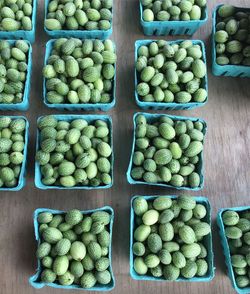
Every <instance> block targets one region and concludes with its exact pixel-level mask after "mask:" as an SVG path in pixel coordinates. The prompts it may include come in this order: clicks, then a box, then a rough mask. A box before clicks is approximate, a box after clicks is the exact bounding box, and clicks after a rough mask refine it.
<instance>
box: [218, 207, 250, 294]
mask: <svg viewBox="0 0 250 294" xmlns="http://www.w3.org/2000/svg"><path fill="white" fill-rule="evenodd" d="M228 210H229V211H236V212H243V211H246V210H250V206H240V207H233V208H223V209H220V211H219V213H218V214H217V225H218V227H219V234H220V239H221V244H222V248H223V253H224V256H225V263H226V266H227V271H228V276H229V278H230V280H231V283H232V286H233V288H234V289H235V290H236V292H237V293H240V294H247V293H250V287H249V286H248V287H246V288H239V287H238V286H237V284H236V280H235V278H236V277H235V274H234V271H233V266H232V262H231V254H230V249H229V245H228V241H227V237H226V235H225V226H224V224H223V220H222V215H223V213H224V212H225V211H228Z"/></svg>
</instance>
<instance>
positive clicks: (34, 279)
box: [29, 206, 115, 291]
mask: <svg viewBox="0 0 250 294" xmlns="http://www.w3.org/2000/svg"><path fill="white" fill-rule="evenodd" d="M95 211H107V212H108V213H109V214H110V215H111V220H110V224H109V232H110V240H111V241H110V244H109V255H108V258H109V260H110V267H109V270H110V273H111V281H110V283H109V284H108V285H100V284H97V285H96V286H95V287H93V288H90V289H84V288H81V287H80V286H79V285H74V284H72V285H70V286H62V285H59V284H57V283H48V284H46V283H44V282H42V281H41V280H40V274H41V271H42V266H41V263H40V260H38V264H37V269H36V274H35V275H33V276H31V277H30V278H29V283H30V285H31V286H32V287H34V288H35V289H41V288H43V287H45V286H48V287H52V288H58V289H66V290H88V291H110V290H112V289H113V288H114V287H115V278H114V274H113V271H112V231H113V223H114V211H113V209H112V208H111V207H110V206H104V207H101V208H97V209H93V210H84V211H81V212H82V214H83V215H88V214H91V213H92V212H95ZM42 212H51V213H52V214H55V215H57V214H65V211H62V210H54V209H48V208H38V209H36V210H35V211H34V215H33V222H34V230H35V238H36V241H37V242H38V244H40V242H41V239H40V233H39V224H38V219H37V218H38V215H39V214H40V213H42Z"/></svg>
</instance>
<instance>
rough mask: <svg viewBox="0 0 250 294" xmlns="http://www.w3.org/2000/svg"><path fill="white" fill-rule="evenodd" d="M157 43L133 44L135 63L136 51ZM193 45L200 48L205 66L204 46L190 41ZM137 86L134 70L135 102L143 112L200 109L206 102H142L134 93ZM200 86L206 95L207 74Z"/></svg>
mask: <svg viewBox="0 0 250 294" xmlns="http://www.w3.org/2000/svg"><path fill="white" fill-rule="evenodd" d="M154 41H157V40H137V41H136V42H135V63H136V61H137V58H138V49H139V48H140V47H141V46H143V45H145V46H147V45H149V44H150V43H152V42H154ZM183 41H185V40H178V41H170V42H168V43H169V44H180V43H181V42H183ZM192 43H193V45H199V46H200V47H201V50H202V59H203V61H204V63H205V65H207V62H206V50H205V45H204V43H203V42H202V41H200V40H192ZM137 85H138V76H137V70H136V68H135V101H136V104H137V105H138V106H139V107H140V108H142V109H143V110H150V109H153V110H184V109H194V108H197V107H201V106H204V105H205V104H206V103H207V101H208V98H206V100H205V101H204V102H188V103H177V102H143V101H141V100H140V97H139V95H138V93H137V91H136V86H137ZM201 86H202V88H203V89H205V90H206V92H207V93H208V78H207V74H206V75H205V77H204V78H202V83H201Z"/></svg>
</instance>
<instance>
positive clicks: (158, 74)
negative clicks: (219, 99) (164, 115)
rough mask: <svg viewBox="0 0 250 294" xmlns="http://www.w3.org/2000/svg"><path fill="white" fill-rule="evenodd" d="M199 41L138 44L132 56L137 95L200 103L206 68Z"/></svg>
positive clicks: (151, 99) (144, 98) (204, 91)
mask: <svg viewBox="0 0 250 294" xmlns="http://www.w3.org/2000/svg"><path fill="white" fill-rule="evenodd" d="M189 3H190V2H189ZM201 44H202V43H201V42H200V41H198V42H196V41H189V40H186V41H183V42H179V41H177V42H176V41H174V42H167V41H165V40H159V41H152V42H149V43H148V44H147V45H146V44H145V45H141V46H140V47H139V48H138V51H137V60H136V92H137V94H138V96H139V98H138V99H139V100H140V101H143V102H159V103H160V102H161V103H182V104H186V103H191V102H196V103H197V102H198V103H204V102H205V101H206V100H207V85H206V83H207V82H206V74H207V68H206V63H205V62H204V61H205V56H204V55H203V50H202V47H201Z"/></svg>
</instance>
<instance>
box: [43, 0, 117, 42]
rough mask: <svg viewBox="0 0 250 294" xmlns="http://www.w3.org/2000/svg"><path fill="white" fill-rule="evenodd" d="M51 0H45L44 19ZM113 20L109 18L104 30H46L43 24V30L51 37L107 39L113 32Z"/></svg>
mask: <svg viewBox="0 0 250 294" xmlns="http://www.w3.org/2000/svg"><path fill="white" fill-rule="evenodd" d="M50 1H51V0H45V16H44V21H45V20H46V17H47V11H48V6H49V3H50ZM113 11H114V8H112V18H113V14H114V12H113ZM112 27H113V20H111V27H110V29H108V30H106V31H104V30H91V31H87V30H54V31H52V30H48V29H47V28H46V27H45V25H44V31H45V32H46V34H47V35H49V36H50V37H52V38H69V37H71V38H80V39H107V38H108V37H109V36H110V35H112V32H113V28H112Z"/></svg>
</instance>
